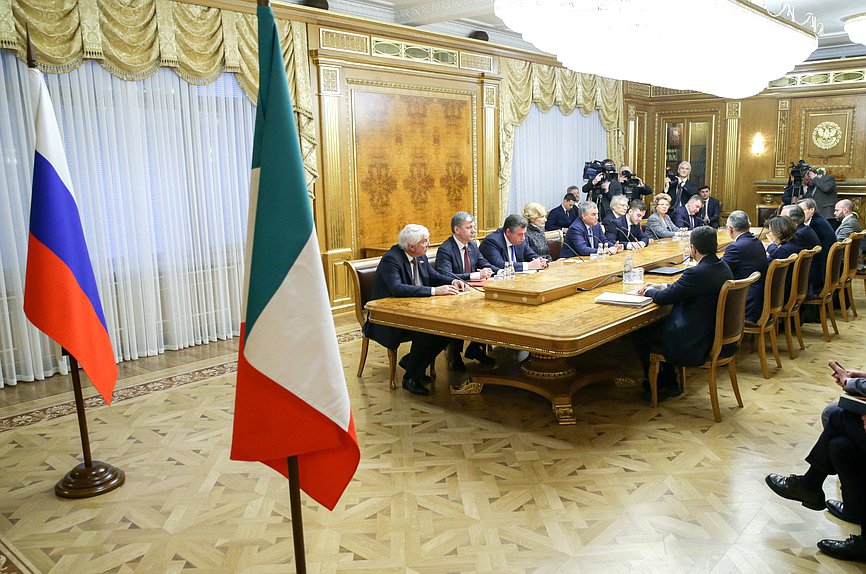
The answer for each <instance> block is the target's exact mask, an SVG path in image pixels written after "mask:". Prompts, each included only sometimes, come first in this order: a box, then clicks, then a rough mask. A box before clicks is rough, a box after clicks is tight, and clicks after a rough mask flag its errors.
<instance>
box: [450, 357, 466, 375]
mask: <svg viewBox="0 0 866 574" xmlns="http://www.w3.org/2000/svg"><path fill="white" fill-rule="evenodd" d="M448 368H449V369H451V370H452V371H461V372H462V371H465V370H466V363H464V362H463V359H461V358H460V355H454V356H453V357H452V358H451V359H450V360H449V361H448Z"/></svg>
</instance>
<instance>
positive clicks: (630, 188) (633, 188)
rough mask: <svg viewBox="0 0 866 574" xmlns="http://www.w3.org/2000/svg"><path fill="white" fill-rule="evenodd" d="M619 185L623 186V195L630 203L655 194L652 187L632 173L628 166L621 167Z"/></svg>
mask: <svg viewBox="0 0 866 574" xmlns="http://www.w3.org/2000/svg"><path fill="white" fill-rule="evenodd" d="M619 184H620V185H621V186H622V194H623V195H624V196H625V197H626V199H628V202H629V203H631V202H632V201H634V200H636V199H643V198H642V197H641V196H642V195H651V194H652V192H653V190H652V188H651V187H650V186H648V185H647V184H645V183H644V182H643V180H642V179H641V178H639V177H638V176H636V175H635V174H633V173H632V172H631V167H630V166H629V165H627V164H622V165H621V166H620V167H619Z"/></svg>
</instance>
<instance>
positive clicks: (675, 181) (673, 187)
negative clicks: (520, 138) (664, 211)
mask: <svg viewBox="0 0 866 574" xmlns="http://www.w3.org/2000/svg"><path fill="white" fill-rule="evenodd" d="M691 173H692V164H690V163H689V162H687V161H681V162H680V165H679V166H677V172H676V173H674V172H673V171H672V170H668V171H667V172H666V173H665V176H666V177H667V179H668V195H670V196H671V199H672V200H673V208H674V209H676V208H678V207H679V206H681V205H685V204H686V202H687V201H688V200H689V198H690V197H691V196H693V195H695V194H697V193H698V182H696V181H695V180H693V179H689V176H690V175H691Z"/></svg>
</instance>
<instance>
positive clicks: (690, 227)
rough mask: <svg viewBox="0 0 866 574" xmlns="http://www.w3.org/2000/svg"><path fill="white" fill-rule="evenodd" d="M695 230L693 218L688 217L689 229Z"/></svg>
mask: <svg viewBox="0 0 866 574" xmlns="http://www.w3.org/2000/svg"><path fill="white" fill-rule="evenodd" d="M694 228H695V218H694V217H692V216H691V215H689V229H694Z"/></svg>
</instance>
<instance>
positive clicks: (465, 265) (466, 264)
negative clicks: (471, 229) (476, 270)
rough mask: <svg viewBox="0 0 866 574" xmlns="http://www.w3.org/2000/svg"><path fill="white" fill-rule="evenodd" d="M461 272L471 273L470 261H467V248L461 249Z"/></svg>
mask: <svg viewBox="0 0 866 574" xmlns="http://www.w3.org/2000/svg"><path fill="white" fill-rule="evenodd" d="M463 272H464V273H472V260H471V259H469V246H468V245H466V246H464V247H463Z"/></svg>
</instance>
